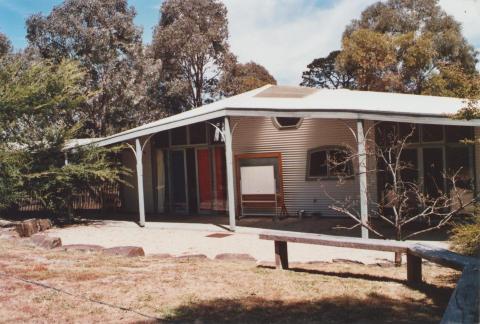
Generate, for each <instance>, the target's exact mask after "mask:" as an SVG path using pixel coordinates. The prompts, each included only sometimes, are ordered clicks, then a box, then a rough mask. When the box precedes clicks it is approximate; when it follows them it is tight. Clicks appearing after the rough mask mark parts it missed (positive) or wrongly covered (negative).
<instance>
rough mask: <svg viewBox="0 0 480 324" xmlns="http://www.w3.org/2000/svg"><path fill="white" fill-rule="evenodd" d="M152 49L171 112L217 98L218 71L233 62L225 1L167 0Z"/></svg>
mask: <svg viewBox="0 0 480 324" xmlns="http://www.w3.org/2000/svg"><path fill="white" fill-rule="evenodd" d="M152 50H153V53H154V58H156V59H160V60H161V61H162V64H163V71H162V74H163V76H162V81H163V82H162V84H161V86H162V87H163V88H164V93H165V98H164V99H165V105H166V106H167V107H168V108H169V109H170V111H172V112H178V111H182V110H186V109H191V108H194V107H199V106H201V105H203V104H204V103H207V102H211V101H213V100H215V99H216V98H217V97H218V96H219V94H220V88H219V78H220V76H221V75H222V73H223V72H224V71H225V70H226V69H227V68H228V66H229V65H231V64H233V63H235V58H234V56H233V55H232V54H231V53H230V46H229V43H228V21H227V9H226V7H225V5H224V4H223V3H222V2H220V1H218V0H165V1H164V2H163V3H162V6H161V8H160V21H159V23H158V25H157V26H156V27H155V31H154V37H153V43H152Z"/></svg>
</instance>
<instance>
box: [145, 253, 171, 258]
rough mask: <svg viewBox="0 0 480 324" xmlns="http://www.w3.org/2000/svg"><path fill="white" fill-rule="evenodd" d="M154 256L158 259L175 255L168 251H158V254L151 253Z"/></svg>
mask: <svg viewBox="0 0 480 324" xmlns="http://www.w3.org/2000/svg"><path fill="white" fill-rule="evenodd" d="M149 255H150V256H151V257H152V258H157V259H170V258H173V255H171V254H168V253H158V254H149Z"/></svg>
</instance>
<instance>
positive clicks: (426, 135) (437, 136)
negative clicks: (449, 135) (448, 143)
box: [422, 125, 443, 142]
mask: <svg viewBox="0 0 480 324" xmlns="http://www.w3.org/2000/svg"><path fill="white" fill-rule="evenodd" d="M422 140H423V141H424V142H441V141H443V126H441V125H423V126H422Z"/></svg>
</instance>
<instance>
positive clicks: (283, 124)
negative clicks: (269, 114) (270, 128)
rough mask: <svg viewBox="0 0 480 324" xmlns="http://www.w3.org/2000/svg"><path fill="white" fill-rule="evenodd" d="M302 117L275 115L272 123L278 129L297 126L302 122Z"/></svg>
mask: <svg viewBox="0 0 480 324" xmlns="http://www.w3.org/2000/svg"><path fill="white" fill-rule="evenodd" d="M302 121H303V118H299V117H275V118H273V123H274V124H275V126H276V127H277V128H279V129H285V128H298V127H300V125H301V124H302Z"/></svg>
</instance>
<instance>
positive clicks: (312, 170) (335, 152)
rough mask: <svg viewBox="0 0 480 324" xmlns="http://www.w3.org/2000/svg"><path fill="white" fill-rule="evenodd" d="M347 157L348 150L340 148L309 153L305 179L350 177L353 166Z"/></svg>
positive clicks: (316, 150)
mask: <svg viewBox="0 0 480 324" xmlns="http://www.w3.org/2000/svg"><path fill="white" fill-rule="evenodd" d="M348 155H349V153H348V150H347V149H344V148H341V147H336V148H323V149H322V148H320V149H315V150H311V151H309V152H308V170H307V179H311V180H313V179H316V178H328V177H332V178H333V177H336V176H352V175H353V164H352V161H351V160H349V159H348Z"/></svg>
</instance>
